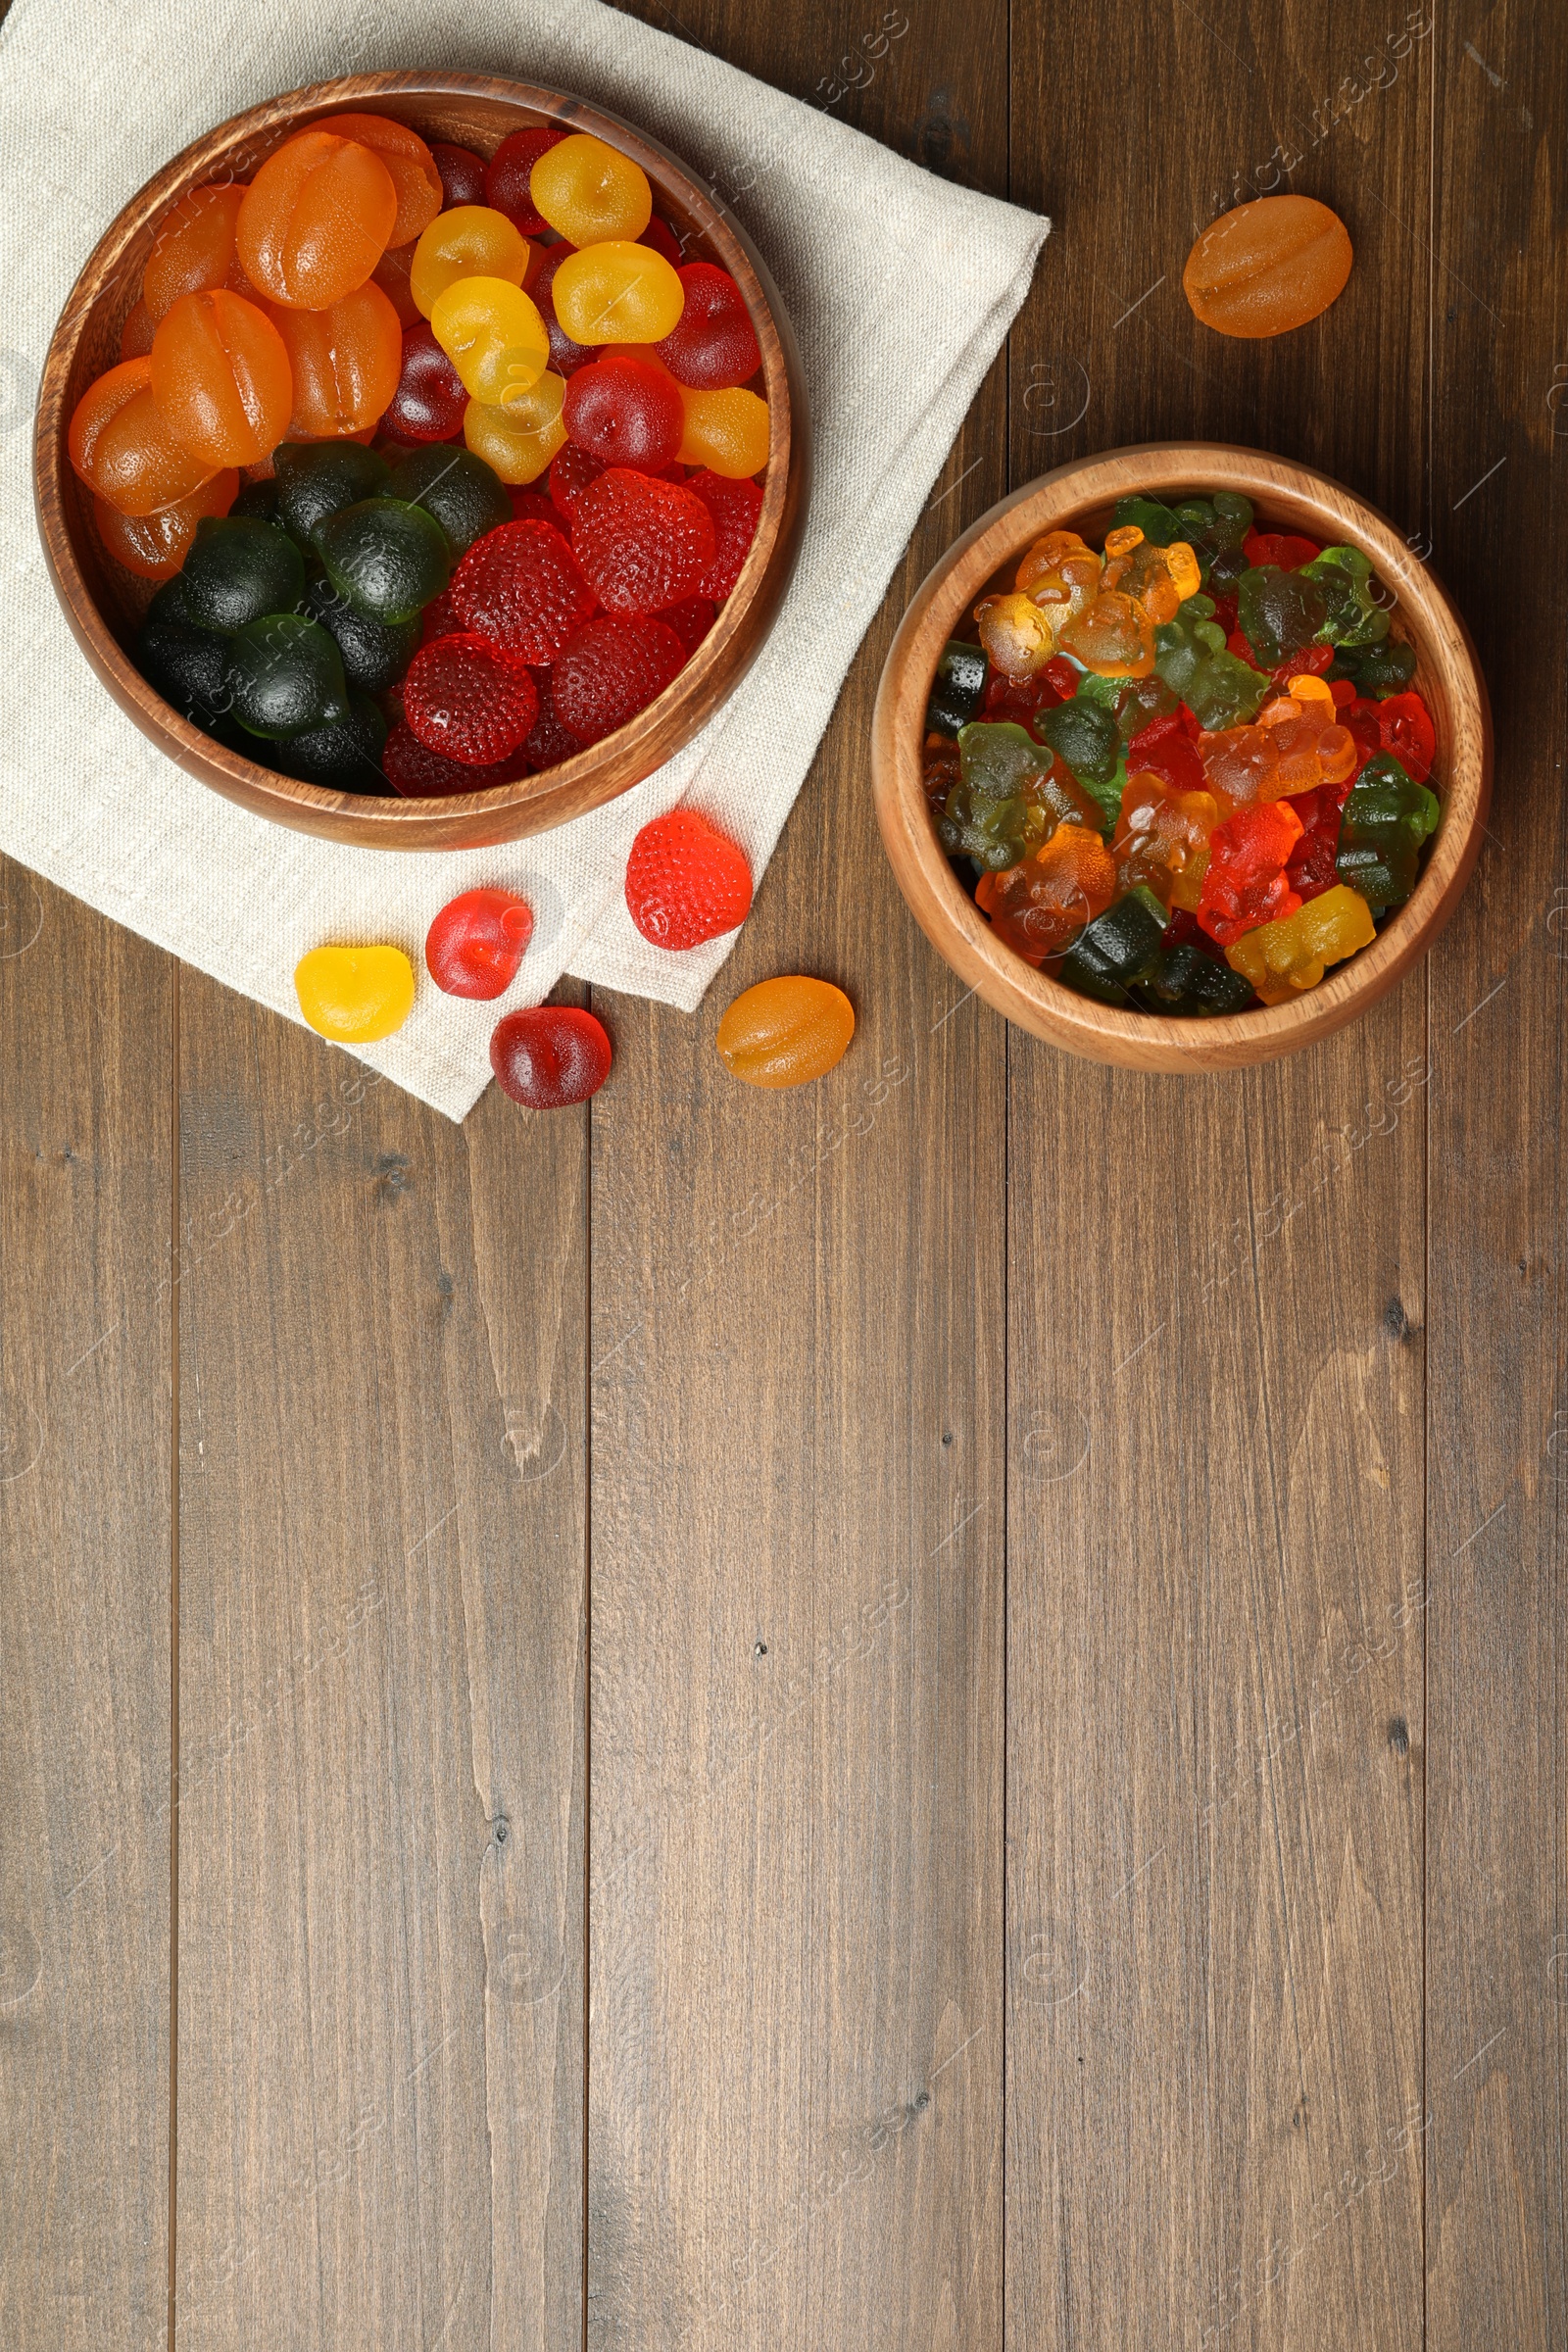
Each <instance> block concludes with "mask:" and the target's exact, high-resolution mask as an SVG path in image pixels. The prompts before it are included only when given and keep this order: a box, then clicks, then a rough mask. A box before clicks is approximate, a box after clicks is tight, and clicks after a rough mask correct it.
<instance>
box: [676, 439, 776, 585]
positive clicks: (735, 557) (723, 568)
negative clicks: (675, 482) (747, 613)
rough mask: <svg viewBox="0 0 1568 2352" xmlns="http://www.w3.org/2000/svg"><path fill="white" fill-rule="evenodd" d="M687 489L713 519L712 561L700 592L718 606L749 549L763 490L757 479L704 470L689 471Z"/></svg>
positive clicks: (743, 563) (755, 527) (757, 518)
mask: <svg viewBox="0 0 1568 2352" xmlns="http://www.w3.org/2000/svg"><path fill="white" fill-rule="evenodd" d="M686 488H687V489H688V490H689V491H690V493H691V495H692V497H693V498H700V499H701V500H702V502H703V504H704V506H705V507H706V508H707V509H708V512H709V514H710V515H711V517H712V522H713V561H712V562H711V564H710V565H709V567H708V569H707V571H706V572H705V573H704V575H703V579H702V584H701V587H700V589H699V594H700V595H703V596H710V597H711V598H712V600H713V602H714V604H716V605H721V604H722V603H723V601H724V599H725V597H726V596H728V595H729V593H730V591H731V590H732V589H733V588H734V586H735V583H736V581H737V580H738V579H739V578H740V576H741V572H742V570H743V568H744V567H745V564H746V559H747V557H748V556H749V555H750V554H751V552H752V541H753V540H754V539H755V538H756V536H757V525H758V523H759V521H760V518H761V513H762V493H761V490H760V486H759V485H758V484H757V483H756V482H752V481H746V480H744V479H743V480H738V481H737V480H729V479H727V478H726V477H725V476H724V475H723V474H719V473H710V472H708V471H706V470H704V471H703V472H701V473H693V474H689V475H688V476H687V480H686Z"/></svg>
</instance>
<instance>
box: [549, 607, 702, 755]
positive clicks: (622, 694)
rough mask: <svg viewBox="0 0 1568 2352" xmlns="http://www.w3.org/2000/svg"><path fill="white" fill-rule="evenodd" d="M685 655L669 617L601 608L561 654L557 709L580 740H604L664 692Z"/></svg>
mask: <svg viewBox="0 0 1568 2352" xmlns="http://www.w3.org/2000/svg"><path fill="white" fill-rule="evenodd" d="M685 660H686V648H685V647H684V646H683V645H682V643H681V641H680V639H679V637H678V636H677V635H676V634H675V631H674V630H673V629H672V628H670V627H669V625H668V623H667V622H665V621H662V620H649V619H645V618H644V617H643V616H642V615H641V614H640V613H626V614H620V613H596V614H595V616H594V618H593V619H592V620H587V621H584V623H583V625H582V627H581V628H580V629H579V630H578V631H577V633H576V635H575V636H574V637H571V638H568V639H567V641H566V643H565V645H564V646H563V648H562V650H561V654H560V657H559V659H558V660H557V662H556V668H555V676H554V679H553V680H552V685H553V687H554V691H555V704H556V715H557V717H558V718H559V719H560V720H561V723H562V724H563V726H564V727H565V728H566V729H567V731H568V732H569V733H570V734H571V735H572V736H573V737H574V738H575V739H576V741H577V743H578V744H579V745H581V744H587V743H600V742H602V741H603V740H604V738H605V737H606V736H607V735H613V733H614V731H615V729H616V728H617V727H623V726H624V725H625V724H626V721H627V720H628V719H629V718H635V717H636V715H637V713H638V711H642V710H644V709H646V707H647V706H648V704H650V703H651V702H653V701H654V700H655V698H656V697H657V696H659V695H661V694H662V693H663V691H664V688H665V687H666V686H667V685H668V684H669V682H670V680H671V678H673V677H674V676H675V674H676V672H677V671H678V670H679V669H680V668H681V667H682V665H683V664H684V662H685Z"/></svg>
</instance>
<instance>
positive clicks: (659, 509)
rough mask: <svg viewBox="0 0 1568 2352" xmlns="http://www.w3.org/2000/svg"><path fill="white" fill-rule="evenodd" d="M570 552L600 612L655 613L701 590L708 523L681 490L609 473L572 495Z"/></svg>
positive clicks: (709, 548) (615, 470)
mask: <svg viewBox="0 0 1568 2352" xmlns="http://www.w3.org/2000/svg"><path fill="white" fill-rule="evenodd" d="M571 552H572V554H573V555H574V556H575V557H576V559H577V563H578V565H579V567H580V569H581V571H582V575H583V577H584V579H585V580H586V581H587V582H588V585H589V587H590V588H592V590H593V591H594V594H595V595H596V596H597V597H598V599H599V602H600V603H601V604H602V605H603V606H604V607H605V610H606V611H607V612H610V613H660V612H662V610H663V608H664V607H665V606H666V605H674V604H678V603H679V602H680V601H681V599H682V598H683V597H688V596H695V595H696V594H697V593H698V592H699V590H700V589H701V587H702V584H703V581H704V579H705V578H706V577H707V574H708V571H709V568H710V566H711V564H712V562H713V557H714V554H715V552H716V544H715V540H714V535H713V518H712V516H711V515H710V513H709V511H708V508H707V507H706V506H705V505H704V503H703V501H702V500H701V499H700V498H698V497H696V496H694V494H693V493H692V492H691V491H690V490H688V489H687V488H686V487H685V485H684V484H677V483H675V482H658V481H654V480H652V479H651V478H650V477H649V476H648V475H647V474H644V473H633V472H631V471H629V470H628V469H627V468H626V467H624V466H612V467H610V469H609V470H608V471H607V472H605V473H602V474H601V475H600V476H599V478H598V480H597V481H593V482H590V483H589V484H588V487H587V488H586V489H585V490H583V491H581V492H580V493H579V495H578V497H577V500H576V502H575V504H574V506H573V508H572V515H571Z"/></svg>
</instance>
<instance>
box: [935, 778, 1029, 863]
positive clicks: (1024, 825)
mask: <svg viewBox="0 0 1568 2352" xmlns="http://www.w3.org/2000/svg"><path fill="white" fill-rule="evenodd" d="M1045 837H1046V811H1045V809H1043V808H1042V807H1041V805H1040V803H1039V802H1038V801H1036V800H1031V799H1029V798H1028V797H1027V795H1025V794H1023V793H1016V794H1014V795H1013V796H1012V797H1011V798H1010V799H1008V800H1005V801H998V800H993V799H992V798H991V797H990V795H989V794H987V793H983V792H976V791H974V790H973V788H972V787H971V786H970V785H967V784H963V783H958V784H955V786H954V787H953V790H952V791H951V792H950V793H949V795H948V805H947V807H946V808H945V809H943V811H942V814H941V815H940V816H939V817H938V819H937V839H938V840H939V841H940V842H941V844H942V847H943V848H944V849H945V850H946V851H947V853H948V856H949V857H950V858H973V860H974V862H975V864H976V865H978V866H979V867H980V868H981V870H982V872H984V873H988V874H1001V873H1005V871H1006V869H1007V867H1008V866H1009V865H1016V864H1018V862H1019V861H1020V859H1022V858H1027V857H1028V855H1029V853H1030V851H1031V850H1038V849H1039V847H1040V844H1041V843H1042V842H1043V841H1044V839H1045Z"/></svg>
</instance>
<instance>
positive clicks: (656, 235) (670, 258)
mask: <svg viewBox="0 0 1568 2352" xmlns="http://www.w3.org/2000/svg"><path fill="white" fill-rule="evenodd" d="M637 242H638V244H639V245H651V246H652V247H653V249H654V251H655V252H656V253H662V255H663V257H664V259H665V261H666V262H667V263H668V264H669V266H670V268H671V269H672V270H678V269H679V268H680V261H681V254H680V239H679V238H678V237H677V236H676V234H675V231H674V230H673V229H672V228H671V227H670V225H669V222H668V221H661V219H660V218H659V215H658V214H657V213H656V214H655V215H654V217H653V219H652V220H651V221H649V223H648V226H647V227H646V228H645V229H644V230H643V233H642V235H641V236H640V237H639V238H638V240H637Z"/></svg>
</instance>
